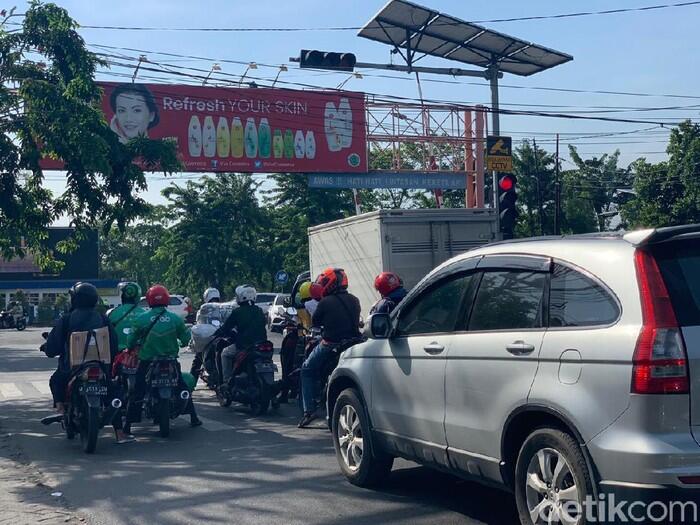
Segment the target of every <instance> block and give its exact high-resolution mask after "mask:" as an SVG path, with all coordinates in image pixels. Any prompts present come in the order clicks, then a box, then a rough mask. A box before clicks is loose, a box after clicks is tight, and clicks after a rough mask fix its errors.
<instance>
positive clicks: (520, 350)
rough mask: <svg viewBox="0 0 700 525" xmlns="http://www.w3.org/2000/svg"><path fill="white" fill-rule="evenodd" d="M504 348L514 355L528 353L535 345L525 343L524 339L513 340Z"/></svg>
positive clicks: (532, 350)
mask: <svg viewBox="0 0 700 525" xmlns="http://www.w3.org/2000/svg"><path fill="white" fill-rule="evenodd" d="M506 350H508V351H509V352H510V353H511V354H514V355H523V354H529V353H530V352H534V350H535V346H534V345H531V344H527V343H526V342H525V341H515V342H513V343H511V344H509V345H507V346H506Z"/></svg>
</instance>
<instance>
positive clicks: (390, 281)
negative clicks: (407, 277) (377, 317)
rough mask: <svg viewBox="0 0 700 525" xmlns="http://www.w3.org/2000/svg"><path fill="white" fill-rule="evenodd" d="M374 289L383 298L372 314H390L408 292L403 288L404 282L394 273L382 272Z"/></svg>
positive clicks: (373, 307) (375, 304)
mask: <svg viewBox="0 0 700 525" xmlns="http://www.w3.org/2000/svg"><path fill="white" fill-rule="evenodd" d="M374 288H375V289H376V290H377V291H378V292H379V294H380V295H381V296H382V298H381V299H379V301H377V302H376V303H374V306H372V308H371V309H370V311H369V313H370V315H372V314H380V313H384V314H390V313H391V312H392V311H393V310H394V308H396V306H397V305H398V304H399V303H400V302H401V300H402V299H403V298H404V297H406V295H407V294H408V292H407V291H406V288H404V287H403V281H402V280H401V277H399V276H398V275H397V274H395V273H394V272H382V273H380V274H379V275H377V277H376V278H375V279H374Z"/></svg>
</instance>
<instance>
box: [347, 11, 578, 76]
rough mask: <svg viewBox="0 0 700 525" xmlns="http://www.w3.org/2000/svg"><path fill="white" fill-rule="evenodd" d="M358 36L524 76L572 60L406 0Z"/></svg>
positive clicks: (380, 12)
mask: <svg viewBox="0 0 700 525" xmlns="http://www.w3.org/2000/svg"><path fill="white" fill-rule="evenodd" d="M359 36H361V37H364V38H368V39H370V40H375V41H377V42H382V43H383V44H389V45H391V46H393V47H396V48H403V49H407V50H410V52H411V53H423V54H424V55H431V56H436V57H440V58H446V59H449V60H455V61H457V62H463V63H465V64H473V65H475V66H479V67H483V68H488V67H491V66H498V69H499V70H500V71H505V72H507V73H513V74H514V75H521V76H528V75H532V74H534V73H539V72H540V71H544V70H545V69H549V68H551V67H554V66H558V65H559V64H563V63H565V62H569V61H570V60H573V57H572V56H571V55H567V54H566V53H562V52H560V51H555V50H553V49H549V48H546V47H544V46H540V45H537V44H533V43H531V42H526V41H524V40H520V39H519V38H515V37H512V36H508V35H504V34H503V33H499V32H497V31H491V30H490V29H486V28H485V27H482V26H480V25H477V24H472V23H471V22H465V21H464V20H460V19H459V18H455V17H453V16H448V15H445V14H442V13H440V12H438V11H435V10H433V9H430V8H428V7H423V6H420V5H417V4H414V3H412V2H408V1H406V0H390V1H389V3H387V4H386V5H385V6H384V7H383V8H382V9H381V10H380V11H379V13H377V15H376V16H375V17H374V18H373V19H372V20H370V21H369V22H368V23H367V24H366V25H365V26H364V27H363V28H362V29H361V30H360V32H359ZM411 61H412V60H411Z"/></svg>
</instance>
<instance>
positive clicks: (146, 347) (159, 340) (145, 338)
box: [127, 306, 191, 361]
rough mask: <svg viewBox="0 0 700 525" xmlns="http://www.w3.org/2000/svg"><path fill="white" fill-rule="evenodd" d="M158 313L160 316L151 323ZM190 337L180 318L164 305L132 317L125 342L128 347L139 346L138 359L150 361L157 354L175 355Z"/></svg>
mask: <svg viewBox="0 0 700 525" xmlns="http://www.w3.org/2000/svg"><path fill="white" fill-rule="evenodd" d="M158 314H161V315H160V318H159V319H158V321H157V322H156V323H155V324H153V321H154V320H155V318H156V316H158ZM151 325H153V328H151V330H150V332H149V331H148V329H149V327H150V326H151ZM190 338H191V334H190V329H189V328H187V327H186V326H185V323H184V322H183V320H182V319H180V318H179V317H178V316H177V315H176V314H174V313H172V312H169V311H168V309H167V308H165V307H164V306H157V307H156V308H153V309H151V310H148V311H146V312H145V313H143V314H141V315H139V316H138V317H136V319H134V321H133V323H132V325H131V333H130V334H129V337H128V339H127V344H128V345H129V348H135V347H136V346H140V347H141V349H140V350H139V359H141V360H142V361H150V360H152V359H153V358H154V357H157V356H164V357H177V356H178V354H179V353H180V347H182V346H185V345H186V344H187V343H189V342H190Z"/></svg>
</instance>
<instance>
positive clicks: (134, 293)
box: [119, 282, 141, 304]
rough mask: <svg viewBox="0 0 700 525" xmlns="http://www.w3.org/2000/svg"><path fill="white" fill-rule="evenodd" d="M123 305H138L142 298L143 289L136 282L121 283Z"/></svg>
mask: <svg viewBox="0 0 700 525" xmlns="http://www.w3.org/2000/svg"><path fill="white" fill-rule="evenodd" d="M119 291H120V292H121V296H122V303H132V304H133V303H136V302H138V300H139V299H140V298H141V287H140V286H139V285H138V284H137V283H134V282H124V283H119Z"/></svg>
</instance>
